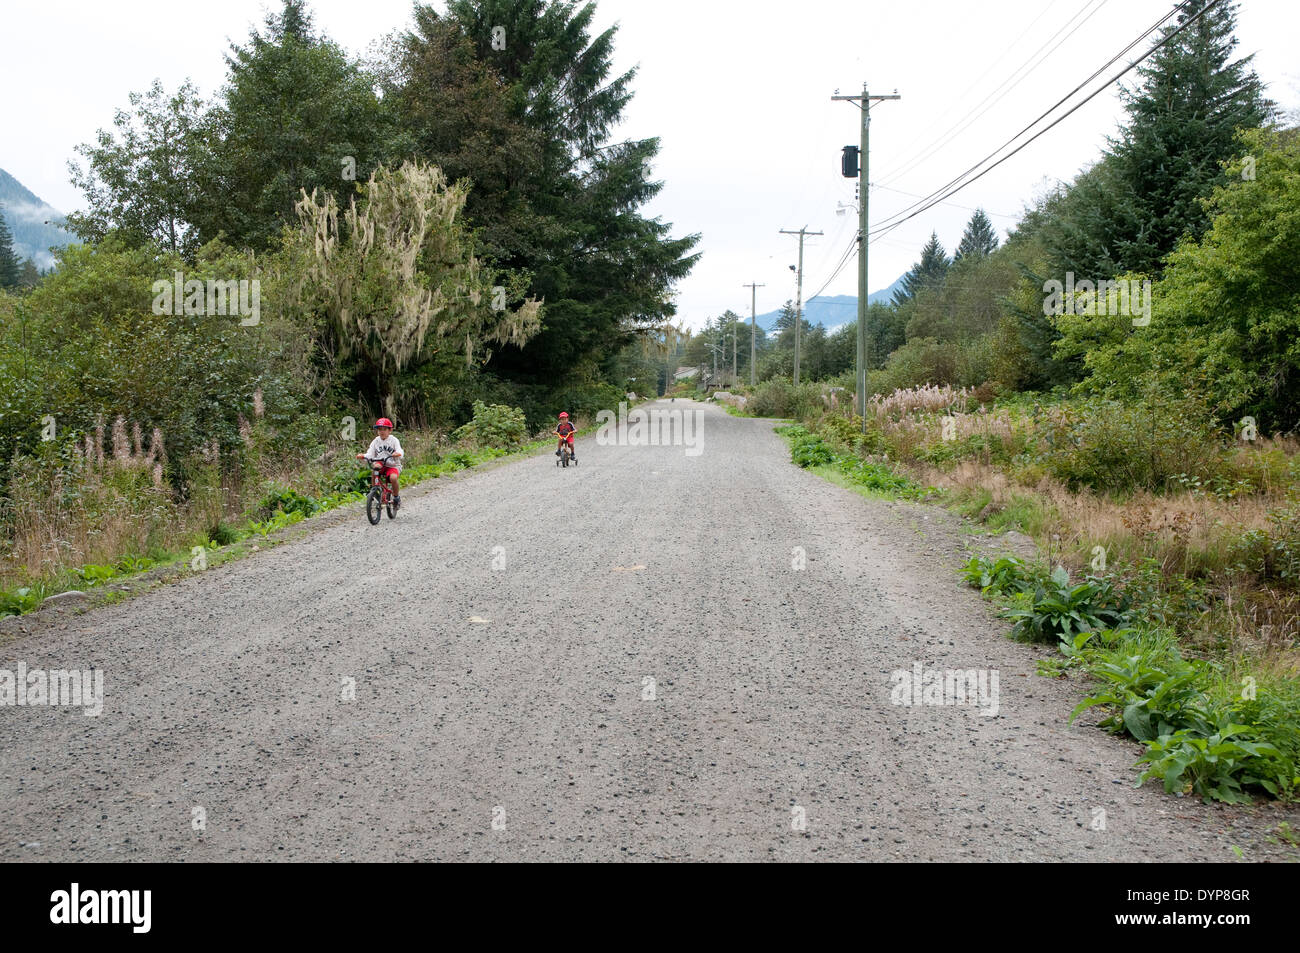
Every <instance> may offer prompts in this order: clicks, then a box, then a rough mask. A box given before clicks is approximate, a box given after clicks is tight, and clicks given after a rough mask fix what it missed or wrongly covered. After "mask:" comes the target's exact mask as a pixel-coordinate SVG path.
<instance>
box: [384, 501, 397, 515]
mask: <svg viewBox="0 0 1300 953" xmlns="http://www.w3.org/2000/svg"><path fill="white" fill-rule="evenodd" d="M384 508H385V509H386V510H387V511H388V518H389V519H392V518H393V517H394V516H396V515H397V507H395V506H393V503H392V501H391V500H390V501H389V502H387V503H385V504H384Z"/></svg>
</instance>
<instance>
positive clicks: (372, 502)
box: [366, 455, 397, 526]
mask: <svg viewBox="0 0 1300 953" xmlns="http://www.w3.org/2000/svg"><path fill="white" fill-rule="evenodd" d="M390 459H391V457H390V456H388V455H385V456H383V457H380V458H379V459H378V460H371V461H370V492H369V493H367V494H366V518H367V519H368V520H370V523H371V525H372V526H378V525H379V521H380V519H382V518H383V515H384V512H385V511H387V513H388V518H389V519H390V520H391V519H393V517H395V516H396V515H397V504H396V503H394V502H393V487H392V485H391V484H389V482H388V477H387V476H386V475H385V472H386V471H387V470H388V461H389V460H390Z"/></svg>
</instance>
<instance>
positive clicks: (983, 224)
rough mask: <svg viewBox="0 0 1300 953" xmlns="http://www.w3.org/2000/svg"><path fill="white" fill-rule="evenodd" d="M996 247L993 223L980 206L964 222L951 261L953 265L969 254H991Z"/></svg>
mask: <svg viewBox="0 0 1300 953" xmlns="http://www.w3.org/2000/svg"><path fill="white" fill-rule="evenodd" d="M997 247H998V235H997V232H995V231H994V230H993V223H992V222H990V221H989V217H988V216H987V215H985V214H984V210H983V209H982V208H977V209H976V210H975V214H974V215H972V216H971V217H970V221H969V222H967V223H966V231H965V232H963V233H962V236H961V242H960V244H958V245H957V251H956V252H954V253H953V256H952V263H953V264H954V265H955V264H957V262H959V261H961V260H962V259H963V258H967V257H970V256H980V255H988V254H991V253H992V252H993V251H994V250H996V249H997Z"/></svg>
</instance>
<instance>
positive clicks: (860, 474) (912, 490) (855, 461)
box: [835, 456, 933, 499]
mask: <svg viewBox="0 0 1300 953" xmlns="http://www.w3.org/2000/svg"><path fill="white" fill-rule="evenodd" d="M835 469H836V470H838V471H839V472H840V473H843V474H844V475H845V476H847V477H848V478H849V480H850V481H851V482H852V483H854V484H856V485H857V486H860V487H864V488H865V489H868V490H874V491H876V492H878V493H887V494H889V495H890V496H897V497H902V498H904V499H920V498H921V497H923V496H925V495H926V494H928V493H930V492H933V491H932V490H929V489H927V488H926V487H923V486H921V485H920V484H918V483H913V482H912V481H911V480H909V479H908V478H907V477H905V476H900V475H899V474H897V473H895V472H894V471H893V470H890V469H889V467H887V466H885V465H884V464H883V463H871V462H870V461H867V460H863V459H862V458H861V457H856V456H845V457H840V458H839V459H838V460H836V461H835Z"/></svg>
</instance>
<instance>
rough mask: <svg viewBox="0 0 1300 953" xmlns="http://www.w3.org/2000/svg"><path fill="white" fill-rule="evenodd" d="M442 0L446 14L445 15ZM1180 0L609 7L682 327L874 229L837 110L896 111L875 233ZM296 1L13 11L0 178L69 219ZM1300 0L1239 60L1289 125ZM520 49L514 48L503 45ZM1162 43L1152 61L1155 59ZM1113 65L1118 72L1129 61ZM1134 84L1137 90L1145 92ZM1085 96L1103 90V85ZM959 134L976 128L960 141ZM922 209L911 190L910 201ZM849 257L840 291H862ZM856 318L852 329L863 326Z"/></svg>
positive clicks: (1266, 1)
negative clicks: (94, 157)
mask: <svg viewBox="0 0 1300 953" xmlns="http://www.w3.org/2000/svg"><path fill="white" fill-rule="evenodd" d="M435 5H436V6H439V7H441V6H442V4H441V3H436V4H435ZM1172 6H1173V3H1172V0H989V2H984V3H972V2H970V0H913V2H904V3H899V2H896V0H890V2H881V0H849V2H845V0H798V2H795V3H790V2H782V3H763V2H759V0H599V2H598V3H597V14H596V23H597V25H598V27H599V28H600V29H604V28H606V27H608V26H610V25H613V24H615V23H617V24H619V32H618V39H617V47H616V57H615V62H616V65H617V67H618V68H620V69H626V68H629V67H631V66H634V65H639V67H640V72H639V73H638V75H637V78H636V80H635V83H634V87H633V88H634V91H635V97H634V98H633V100H632V102H631V104H630V105H629V107H628V109H627V112H626V121H625V123H624V124H623V125H622V127H621V128H620V129H618V130H617V135H618V136H620V137H623V138H643V137H648V136H658V137H659V138H660V140H661V151H660V155H659V160H658V162H657V164H656V167H655V174H656V178H657V179H660V180H662V181H663V182H664V183H665V184H664V188H663V191H662V192H661V193H660V195H659V196H658V197H657V198H656V199H655V200H654V201H653V202H652V203H651V204H650V205H649V207H648V214H650V215H657V216H660V217H661V218H662V219H663V220H664V221H666V222H670V223H672V225H673V233H674V234H675V235H681V234H686V233H699V234H700V235H701V236H702V240H701V243H700V246H699V247H700V250H702V251H703V253H704V256H703V258H702V259H701V260H700V262H699V264H698V265H697V266H696V268H695V271H694V273H693V274H692V275H691V276H690V277H689V278H688V279H686V280H685V281H684V282H682V283H681V284H680V286H679V288H678V298H677V304H678V309H679V316H680V319H681V320H683V321H684V322H685V323H686V324H687V325H688V326H691V327H700V326H701V325H703V323H704V322H705V321H706V320H707V319H708V318H709V317H710V316H712V315H715V314H719V313H721V312H722V311H723V310H725V309H726V308H732V309H734V310H736V311H737V312H740V313H742V314H745V315H748V313H749V305H750V292H749V290H748V289H746V288H743V287H742V284H744V283H747V282H750V281H757V282H759V283H762V284H765V285H766V287H763V288H759V289H758V310H759V311H760V312H763V311H769V310H772V309H773V308H776V307H778V306H779V305H780V304H781V302H783V301H784V300H785V299H786V298H793V297H794V292H795V286H794V285H795V283H794V275H793V273H792V272H791V271H789V270H788V267H787V266H788V265H791V264H794V263H795V261H796V257H797V248H796V246H797V239H796V238H795V237H793V236H787V235H781V234H779V230H780V229H783V228H786V229H798V228H799V227H801V226H804V225H806V226H808V228H809V229H811V230H814V231H823V232H825V233H826V234H825V237H822V238H809V239H808V243H807V247H806V249H805V282H804V295H805V297H808V296H811V295H812V294H813V293H814V292H816V291H817V290H818V289H819V288H821V287H822V285H823V284H824V283H825V282H826V280H827V279H828V278H829V277H830V275H831V272H832V270H833V268H834V266H835V264H836V263H837V262H838V260H839V259H840V257H841V255H842V253H843V252H844V250H845V249H846V248H847V246H848V244H849V242H850V241H851V237H852V234H853V228H854V227H855V224H856V214H855V213H853V212H852V211H850V212H849V214H846V215H843V216H837V215H836V214H835V209H836V204H837V202H851V201H852V199H853V181H852V180H849V179H844V178H842V177H841V176H840V170H839V161H840V147H841V146H843V145H846V144H849V143H856V142H857V141H858V112H857V110H856V108H855V107H854V106H853V105H852V104H850V103H845V102H832V101H831V99H830V97H831V95H832V94H833V93H834V92H835V90H836V89H837V88H838V89H839V90H840V92H841V93H855V92H860V91H861V89H862V84H863V82H864V81H869V82H870V84H871V91H872V92H877V93H892V92H893V91H894V90H895V89H897V91H898V93H899V94H900V95H901V96H902V99H900V100H897V101H889V102H884V103H880V104H878V105H876V106H875V107H874V108H873V110H872V123H871V137H872V138H871V182H872V184H873V189H872V193H871V197H870V216H871V221H872V222H873V223H875V222H877V221H880V220H882V219H884V218H885V217H887V216H888V215H890V214H891V213H893V212H897V211H899V210H901V209H902V208H904V207H905V206H907V205H910V204H911V203H912V202H913V201H914V196H920V195H924V194H927V193H929V192H932V191H933V190H935V189H936V188H938V187H939V186H941V185H942V184H944V183H945V182H947V181H948V180H949V179H952V178H953V177H954V176H956V175H957V174H958V173H960V172H962V171H964V170H965V169H966V168H968V167H969V166H971V165H973V164H974V163H975V162H976V161H977V160H979V159H982V158H983V157H984V156H986V155H987V154H988V153H990V152H992V151H993V150H994V149H995V148H997V147H998V146H1000V145H1001V144H1002V143H1003V142H1004V141H1006V140H1007V139H1008V138H1010V137H1011V136H1012V134H1013V133H1015V132H1017V131H1018V130H1019V129H1020V128H1021V127H1022V126H1024V125H1026V124H1027V123H1028V122H1029V121H1030V120H1031V119H1033V118H1034V117H1036V116H1037V115H1038V114H1039V113H1041V112H1042V111H1043V110H1045V109H1046V108H1047V107H1048V106H1050V105H1051V104H1052V103H1054V102H1055V101H1056V100H1057V99H1059V98H1061V97H1062V96H1063V95H1065V93H1066V92H1068V91H1069V90H1070V89H1072V88H1073V87H1074V86H1075V85H1077V84H1078V83H1079V82H1081V81H1082V80H1083V79H1084V78H1085V77H1087V76H1088V75H1089V74H1091V73H1092V72H1093V71H1094V70H1096V69H1097V68H1098V67H1100V66H1101V65H1102V64H1103V63H1105V62H1106V61H1107V60H1109V59H1110V58H1111V57H1112V56H1113V55H1115V54H1116V53H1118V52H1119V51H1120V50H1121V49H1122V48H1123V47H1125V46H1126V45H1127V44H1128V43H1129V42H1130V41H1132V40H1134V39H1135V38H1136V37H1137V36H1138V35H1139V34H1140V33H1142V32H1143V31H1144V30H1145V29H1146V28H1147V27H1148V26H1149V25H1151V24H1152V23H1154V22H1155V21H1156V20H1157V19H1159V18H1160V17H1161V16H1162V15H1163V14H1164V13H1165V12H1167V11H1168V10H1169V9H1170V8H1171V7H1172ZM278 9H279V3H278V2H277V3H269V2H266V0H222V2H221V3H212V2H210V0H124V2H120V3H119V2H111V3H104V2H102V0H96V2H72V0H40V2H36V3H29V4H22V5H17V4H15V5H10V6H9V7H8V8H7V9H6V11H5V20H6V27H7V33H8V37H7V40H8V42H7V43H6V44H5V47H6V49H5V56H4V59H3V63H2V65H0V80H2V81H3V86H2V88H3V89H4V90H5V91H6V93H5V97H4V102H5V114H4V117H3V128H4V140H3V145H0V167H2V168H4V169H6V170H7V171H8V172H9V173H10V174H11V175H13V176H15V177H16V178H17V179H18V180H19V181H21V182H22V183H23V184H24V185H26V186H27V187H28V188H29V189H31V190H32V191H33V192H35V193H36V194H37V195H39V196H40V197H41V198H43V199H44V200H45V201H47V202H49V203H50V204H52V205H54V206H55V207H56V208H58V209H59V210H60V211H62V212H68V211H71V210H73V209H77V208H82V207H84V206H83V203H82V201H81V195H80V193H79V192H78V191H77V190H76V189H75V188H74V187H73V186H72V185H71V184H70V183H69V181H68V174H67V162H68V160H69V159H71V158H75V153H74V152H73V149H74V147H75V146H76V145H77V144H78V143H82V142H88V141H91V140H92V138H93V137H94V135H95V131H96V129H98V128H101V127H111V125H112V117H113V111H114V110H115V109H117V108H123V107H126V106H127V104H128V103H127V94H128V93H130V92H132V91H137V90H144V89H146V88H147V87H148V86H149V84H150V83H151V82H152V81H153V79H154V78H155V77H157V78H160V79H161V80H162V81H163V84H164V85H165V87H166V88H167V89H168V90H169V91H170V90H174V89H175V88H176V87H177V86H178V85H179V84H180V83H181V82H183V81H184V80H185V79H186V78H187V77H188V78H190V79H192V80H193V81H194V82H195V83H196V84H197V85H198V87H199V88H200V89H201V90H202V92H203V93H204V94H205V95H207V96H211V95H212V94H214V93H215V92H216V91H217V90H218V89H219V87H220V86H221V84H222V82H223V80H224V78H225V63H224V59H223V55H222V54H223V52H224V51H225V50H226V49H227V46H228V43H229V41H230V40H235V41H237V42H240V43H243V42H244V41H245V40H246V38H247V36H248V32H249V29H250V28H251V27H253V26H254V25H260V24H261V22H262V20H263V19H264V17H265V15H266V13H267V12H268V11H270V10H278ZM311 10H312V12H313V14H314V17H315V22H316V26H317V28H318V30H321V31H323V32H324V33H326V34H327V35H329V36H330V37H332V38H333V39H334V40H335V41H337V42H339V43H340V44H341V45H343V46H344V47H346V48H347V49H349V50H351V51H352V52H353V53H356V54H362V53H364V52H366V51H367V50H368V49H369V48H370V47H371V45H372V44H373V43H375V42H376V41H378V40H379V39H380V38H382V37H383V36H385V35H387V34H389V33H391V32H392V31H393V30H396V29H400V28H404V27H405V26H406V25H407V24H408V23H409V21H410V11H411V3H410V2H409V0H364V2H358V0H314V2H312V3H311ZM1298 27H1300V5H1298V4H1296V3H1295V2H1294V0H1246V2H1245V3H1243V4H1242V7H1241V10H1240V13H1239V20H1238V34H1237V35H1238V38H1239V39H1240V46H1239V47H1238V53H1239V54H1240V55H1246V54H1249V53H1254V54H1255V68H1256V70H1257V71H1258V72H1259V74H1260V76H1261V77H1262V78H1263V80H1264V81H1265V83H1266V84H1268V87H1269V93H1270V95H1271V97H1272V98H1273V99H1274V100H1276V101H1277V102H1278V103H1279V105H1281V106H1282V107H1283V109H1285V110H1287V111H1288V112H1293V111H1295V110H1296V109H1297V108H1300V56H1297V53H1296V41H1297V40H1298V39H1300V29H1298ZM507 40H508V38H507ZM1143 48H1144V49H1145V45H1144V47H1143ZM1131 58H1132V57H1126V58H1125V60H1124V61H1122V63H1121V65H1120V66H1117V67H1111V68H1110V69H1109V70H1107V72H1106V73H1105V74H1104V75H1107V76H1109V75H1112V74H1113V73H1115V72H1117V71H1118V69H1120V68H1122V65H1126V64H1127V62H1128V61H1129V59H1131ZM1132 75H1133V74H1130V76H1132ZM1090 88H1091V87H1090ZM1121 115H1122V113H1121V109H1120V106H1119V101H1118V99H1117V98H1116V96H1115V95H1114V88H1113V87H1112V88H1111V89H1110V90H1108V91H1107V92H1105V93H1103V94H1102V95H1100V96H1098V97H1096V98H1095V99H1094V100H1092V102H1090V103H1088V104H1087V105H1086V106H1084V107H1083V108H1081V109H1080V110H1078V111H1077V112H1076V113H1074V114H1073V115H1072V116H1070V117H1069V118H1068V119H1066V120H1065V121H1064V122H1062V123H1061V124H1060V125H1058V126H1057V127H1056V128H1055V129H1053V130H1052V131H1051V132H1049V133H1047V134H1046V135H1044V136H1043V137H1041V138H1040V139H1038V140H1037V141H1036V142H1034V143H1033V144H1031V145H1029V146H1028V147H1027V148H1026V149H1024V150H1023V151H1022V152H1020V153H1019V154H1018V155H1016V156H1015V157H1014V158H1012V159H1011V160H1009V161H1008V162H1006V163H1004V164H1003V165H1002V166H1000V167H999V168H997V169H996V170H994V171H993V172H991V173H990V174H989V175H987V176H985V177H984V178H982V179H980V180H979V181H978V182H976V183H974V184H973V185H971V186H970V187H968V188H967V189H966V190H965V191H963V192H961V193H960V194H959V195H957V196H955V197H954V198H953V199H952V203H954V204H946V205H940V206H936V207H935V208H933V209H931V210H929V211H927V212H925V213H924V214H922V215H920V216H918V217H916V218H914V219H912V220H911V221H909V222H907V223H906V224H904V225H903V226H901V227H899V228H897V229H895V230H894V231H892V232H890V233H889V234H888V235H887V236H885V237H883V238H882V239H881V240H879V241H878V242H876V243H874V244H873V245H872V246H871V256H870V264H871V270H870V283H869V286H870V288H871V290H873V291H874V290H877V289H880V288H883V287H885V286H886V285H888V284H889V283H890V282H892V281H893V280H894V279H895V278H897V277H898V276H899V274H901V273H902V272H903V271H905V270H906V269H907V268H909V267H910V266H911V264H912V262H913V261H914V260H915V259H916V258H917V257H918V252H919V250H920V247H921V245H922V244H923V243H924V242H925V240H926V239H927V238H928V237H929V234H930V231H931V230H935V231H937V232H938V234H939V239H940V241H942V242H943V244H944V245H945V247H946V248H947V249H948V250H949V251H950V252H951V250H952V248H953V246H954V245H955V244H956V243H957V240H958V239H959V238H960V235H961V231H962V228H963V226H964V225H965V222H966V220H967V219H968V218H969V216H970V210H971V209H973V208H974V207H976V206H979V207H983V208H984V209H985V210H986V211H987V212H988V213H989V217H990V218H991V220H992V221H993V223H994V225H995V226H996V227H997V228H998V229H999V231H1000V233H1005V230H1006V229H1007V228H1009V227H1010V226H1012V225H1013V224H1014V223H1015V221H1016V218H1017V216H1018V213H1019V212H1020V211H1021V209H1022V208H1023V206H1024V204H1025V203H1026V202H1028V201H1030V200H1031V199H1032V198H1033V196H1034V195H1036V194H1038V193H1039V192H1041V191H1042V190H1043V189H1044V188H1045V187H1046V186H1047V185H1048V184H1049V183H1051V182H1053V181H1055V180H1057V179H1069V178H1070V177H1072V176H1073V175H1074V174H1075V173H1076V172H1078V171H1079V169H1080V168H1082V167H1083V166H1085V165H1087V164H1088V163H1089V162H1091V161H1093V160H1095V159H1096V157H1097V156H1098V154H1099V152H1100V150H1101V149H1102V148H1103V147H1104V145H1105V137H1106V135H1107V134H1109V133H1112V132H1113V131H1114V130H1115V128H1116V126H1117V123H1118V122H1119V120H1120V117H1121ZM963 127H964V128H963ZM909 193H911V194H909ZM856 290H857V272H856V267H855V264H854V263H853V262H852V261H850V262H849V264H848V266H847V267H845V268H844V269H843V271H842V272H841V273H840V275H839V277H838V278H837V279H836V280H835V281H833V282H831V284H830V285H829V287H827V288H826V291H825V294H828V295H831V294H850V295H852V294H855V293H856ZM846 317H851V314H850V315H846Z"/></svg>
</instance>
